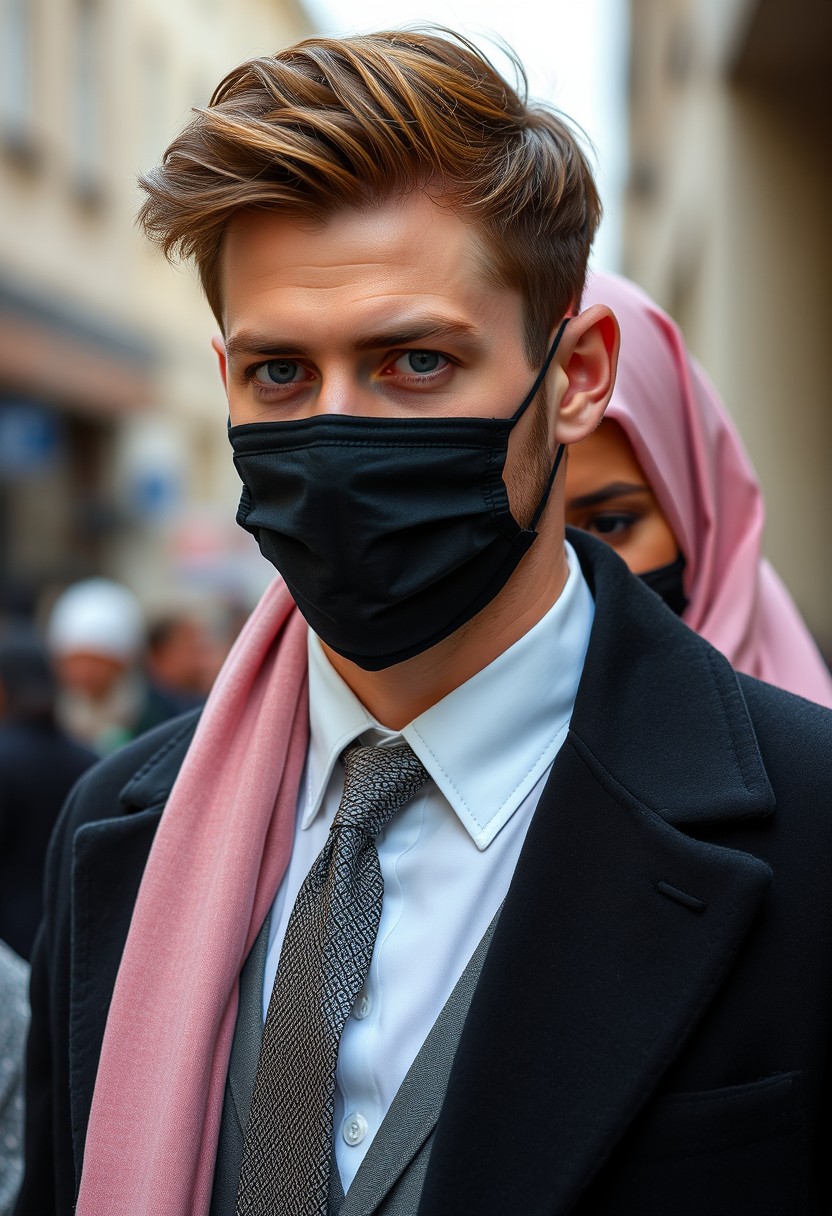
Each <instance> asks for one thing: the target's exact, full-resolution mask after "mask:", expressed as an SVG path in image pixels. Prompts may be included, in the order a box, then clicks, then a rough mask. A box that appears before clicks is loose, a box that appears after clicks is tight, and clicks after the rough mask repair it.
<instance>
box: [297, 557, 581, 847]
mask: <svg viewBox="0 0 832 1216" xmlns="http://www.w3.org/2000/svg"><path fill="white" fill-rule="evenodd" d="M566 556H567V561H568V564H569V576H568V578H567V580H566V584H565V586H564V588H563V591H562V592H561V594H560V596H559V597H558V599H557V600H556V601H555V603H554V604H553V606H552V607H551V608H550V609H549V611H548V612H547V613H546V615H545V616H543V617H542V618H541V619H540V620H539V621H538V622H537V624H536V625H534V626H533V627H532V628H531V629H530V630H529V631H528V632H527V633H525V634H524V635H523V637H521V638H519V639H518V641H516V642H515V643H514V645H513V646H510V647H509V648H508V650H505V651H504V652H503V653H502V654H501V655H499V656H498V657H497V658H496V659H495V660H494V661H493V662H492V663H489V665H488V666H487V667H484V668H483V669H482V671H478V672H477V674H476V675H474V676H472V677H471V679H470V680H467V681H466V682H465V683H464V684H461V685H460V686H459V688H455V689H454V690H453V692H451V693H449V694H448V695H447V696H446V697H443V698H442V700H441V701H438V702H437V703H436V705H432V706H431V708H430V709H428V710H426V711H425V712H424V713H423V714H420V715H419V716H418V717H417V718H414V720H413V721H412V722H410V723H409V724H408V725H407V726H405V727H404V728H403V729H402V730H401V732H398V733H397V732H395V731H391V730H388V729H387V728H385V727H383V726H381V725H380V724H379V723H378V722H376V721H375V719H374V718H373V717H372V715H371V714H370V713H368V711H367V710H366V709H365V708H364V706H363V705H362V704H361V702H360V701H359V700H358V698H357V697H356V696H355V694H354V693H353V692H352V691H351V689H350V688H348V687H347V685H346V684H345V683H344V681H343V680H342V679H341V677H340V676H339V675H338V673H337V672H336V671H335V668H334V667H333V666H332V665H331V663H330V662H329V660H328V659H327V657H326V655H325V653H324V650H323V647H322V646H321V643H320V641H319V639H318V638H317V637H316V636H315V634H314V633H313V632H312V630H310V631H309V720H310V734H309V752H308V759H307V765H306V777H305V782H306V807H305V810H304V814H303V818H302V826H303V827H304V828H306V827H308V826H309V824H310V823H312V821H313V820H314V818H315V816H316V815H317V814H318V811H319V810H320V808H321V804H322V802H323V798H324V793H325V791H326V787H327V785H328V783H329V779H330V776H331V774H332V770H333V768H334V766H335V763H336V761H337V760H338V757H339V756H340V755H341V753H342V752H343V750H344V748H345V747H346V746H347V744H348V743H351V742H352V741H353V740H354V739H356V738H358V737H359V736H360V735H361V736H365V739H364V741H365V742H367V743H373V744H375V745H377V746H378V745H381V746H384V745H385V744H386V745H388V746H389V745H390V744H395V743H396V742H397V741H400V740H401V739H402V738H404V739H405V740H406V741H407V742H408V743H409V744H410V746H411V747H412V748H413V750H414V752H415V753H416V755H417V756H418V757H419V759H420V760H421V761H422V763H423V764H424V766H425V768H426V769H427V771H428V773H429V774H430V776H431V778H432V780H433V781H434V782H435V784H436V785H437V786H438V787H439V789H440V790H441V791H442V793H443V794H444V796H445V798H446V799H447V800H448V802H449V803H450V805H451V807H452V808H453V810H454V811H455V813H456V815H457V816H458V818H459V820H460V822H461V823H462V824H463V826H464V827H465V829H466V831H467V832H468V833H469V835H470V836H471V838H472V840H473V841H474V843H475V844H476V845H477V847H478V848H480V849H485V848H487V847H488V845H489V844H490V843H491V841H492V840H493V839H494V837H495V836H496V835H497V833H498V832H499V831H500V829H501V828H502V827H503V826H504V825H505V824H506V823H507V822H508V820H509V819H510V818H511V816H512V815H513V814H514V812H515V811H516V810H517V808H518V807H519V806H520V804H521V803H522V802H523V800H524V799H525V798H526V797H527V795H528V794H529V793H530V792H531V790H532V789H533V788H534V786H535V785H536V784H537V782H538V781H539V780H540V778H541V777H542V776H543V774H544V773H545V772H546V770H547V769H548V767H549V765H550V764H551V763H552V760H553V759H554V757H555V755H556V754H557V751H558V749H559V747H560V745H561V743H562V742H563V735H564V732H565V729H566V727H567V726H568V724H569V719H570V718H571V716H572V710H573V708H574V705H575V697H576V695H577V691H578V684H579V682H580V678H581V672H582V671H583V665H584V657H585V655H586V650H587V646H588V644H589V634H590V630H591V628H592V621H593V617H594V612H595V605H594V603H593V600H592V595H591V594H590V591H589V588H588V586H587V584H586V580H585V579H584V577H583V574H582V573H581V567H580V563H579V562H578V558H577V556H576V554H575V551H574V549H573V548H572V547H571V545H570V544H569V543H568V542H567V544H566ZM368 731H371V732H372V735H371V736H370V737H367V734H366V732H368Z"/></svg>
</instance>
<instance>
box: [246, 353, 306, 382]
mask: <svg viewBox="0 0 832 1216" xmlns="http://www.w3.org/2000/svg"><path fill="white" fill-rule="evenodd" d="M299 371H300V364H299V363H296V362H295V361H294V359H270V360H269V362H268V363H261V364H260V366H259V367H257V368H255V371H254V379H255V380H256V381H257V382H258V384H291V383H292V382H293V381H294V380H296V379H297V378H298V372H299Z"/></svg>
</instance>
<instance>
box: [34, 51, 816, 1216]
mask: <svg viewBox="0 0 832 1216" xmlns="http://www.w3.org/2000/svg"><path fill="white" fill-rule="evenodd" d="M143 185H144V189H145V190H146V192H147V197H146V203H145V206H144V210H143V212H142V219H143V223H144V225H145V228H146V230H147V231H148V233H149V234H150V235H151V236H154V237H155V238H156V239H157V240H158V241H159V242H160V243H161V244H162V246H163V247H164V248H165V249H166V251H167V252H168V253H169V254H170V253H172V252H179V253H184V254H187V255H190V256H193V257H194V258H195V260H196V263H197V266H198V268H199V271H200V274H201V278H202V282H203V285H204V287H205V290H206V293H207V295H208V298H209V301H210V303H211V305H212V307H213V309H214V313H215V316H216V317H217V320H218V322H219V324H220V327H221V330H222V338H221V339H220V340H218V341H217V342H216V349H217V354H218V357H219V362H220V370H221V374H222V376H223V379H224V382H225V384H226V390H227V396H228V410H229V413H230V421H231V427H230V440H231V446H232V451H233V456H234V460H235V463H236V466H237V469H238V472H239V474H240V476H241V479H242V481H243V492H242V497H241V501H240V506H239V515H238V518H239V521H240V523H241V524H242V525H243V526H244V527H245V528H246V529H247V530H249V531H251V532H252V533H253V534H254V535H255V536H256V538H257V540H258V543H259V545H260V548H261V550H262V552H263V555H264V557H266V559H267V560H268V561H269V562H270V563H271V564H272V565H274V566H275V567H276V568H277V570H278V571H279V573H280V575H281V576H282V577H281V578H279V579H277V580H275V581H274V582H273V583H272V584H271V585H270V587H269V588H268V589H267V591H266V592H265V595H264V597H263V598H262V600H261V602H260V604H259V605H258V607H257V608H256V609H255V611H254V613H253V615H252V617H251V619H250V620H249V622H248V624H247V625H246V626H245V628H244V629H243V631H242V633H241V635H240V637H239V639H238V641H237V643H236V644H235V646H234V647H233V649H232V651H231V654H230V655H229V659H228V661H227V662H226V664H225V666H224V668H223V671H222V672H221V673H220V676H219V678H218V679H217V681H216V683H215V685H214V688H213V690H212V693H211V695H210V697H209V698H208V702H207V704H206V707H205V709H204V711H203V712H202V716H201V718H200V719H199V724H198V725H197V716H196V714H193V715H191V716H190V717H186V718H185V719H184V720H183V719H180V720H179V721H178V722H176V723H174V724H165V725H163V726H162V727H160V728H158V729H157V730H156V731H155V732H152V733H151V734H150V735H148V736H145V737H144V738H143V739H141V740H139V741H136V742H135V743H133V744H130V745H129V746H128V747H127V748H125V749H123V750H122V751H120V752H119V753H117V754H116V755H115V756H112V757H108V758H107V759H106V760H105V761H104V762H103V763H102V764H100V765H97V766H96V768H95V769H94V770H93V771H92V773H91V774H89V775H88V776H87V777H85V778H84V779H82V782H81V783H80V785H79V786H78V787H76V790H75V793H74V794H73V796H72V797H71V799H70V801H69V803H68V804H67V807H66V810H65V812H64V814H63V815H62V818H61V821H60V824H59V827H58V829H57V831H56V835H55V837H54V844H53V847H52V849H51V850H50V856H49V862H48V866H49V876H48V883H47V892H48V894H47V915H46V918H45V930H44V932H43V933H42V934H41V935H39V940H38V946H37V948H36V955H35V961H34V964H33V970H34V977H33V985H32V991H33V993H37V999H35V1000H33V1013H32V1032H31V1036H30V1045H29V1053H28V1059H29V1061H30V1064H31V1067H30V1070H29V1081H28V1097H29V1108H30V1110H31V1111H32V1112H37V1114H35V1113H33V1114H32V1115H30V1116H29V1118H28V1123H27V1168H26V1175H25V1180H24V1184H23V1189H22V1192H21V1199H20V1202H19V1206H18V1213H19V1216H48V1214H49V1213H53V1212H54V1213H61V1214H63V1213H65V1212H68V1211H71V1210H73V1205H74V1204H76V1202H77V1207H76V1208H75V1210H76V1212H77V1216H91V1214H96V1216H97V1214H99V1213H107V1214H108V1216H109V1213H115V1212H119V1213H121V1212H123V1213H131V1214H132V1213H141V1214H142V1216H186V1214H187V1216H208V1214H209V1213H210V1214H211V1216H232V1214H234V1216H253V1214H255V1213H256V1214H257V1216H262V1214H263V1213H267V1212H268V1213H280V1214H281V1216H288V1214H289V1213H295V1214H298V1213H301V1214H303V1216H325V1214H327V1213H337V1214H338V1216H349V1214H350V1213H358V1212H362V1213H366V1214H367V1216H370V1214H376V1216H414V1214H415V1213H417V1212H418V1213H419V1214H420V1216H452V1214H453V1216H459V1214H460V1213H476V1216H506V1214H507V1213H522V1214H523V1216H536V1214H540V1216H542V1214H543V1213H550V1214H551V1213H563V1214H565V1213H567V1212H572V1211H574V1212H575V1213H578V1212H584V1213H593V1214H594V1216H600V1214H601V1213H614V1212H615V1213H622V1212H628V1213H639V1216H659V1214H661V1216H666V1214H667V1213H668V1212H674V1213H686V1214H690V1213H697V1214H701V1213H706V1212H707V1213H717V1212H718V1213H728V1212H730V1213H732V1216H764V1214H765V1213H773V1212H776V1211H789V1212H793V1213H798V1212H799V1213H807V1214H808V1213H810V1212H817V1211H824V1210H827V1209H828V1207H829V1203H830V1169H829V1164H828V1162H827V1160H826V1157H825V1155H824V1154H823V1153H817V1155H816V1152H815V1150H816V1148H817V1147H818V1146H822V1145H823V1144H824V1143H825V1122H824V1121H825V1119H826V1118H827V1116H828V1113H829V1087H828V1078H827V1070H828V1060H829V1035H830V1026H832V983H831V982H830V979H831V978H832V936H830V934H829V932H828V925H829V923H830V920H831V919H832V883H830V871H832V817H830V815H829V803H830V797H831V796H832V776H831V775H830V766H829V762H828V758H829V755H830V752H832V714H830V712H829V711H828V710H826V709H823V708H822V707H820V706H818V705H813V704H811V703H810V702H807V701H803V700H801V699H800V698H796V697H792V696H790V695H789V694H788V693H785V692H783V691H781V690H780V689H777V688H773V687H772V686H771V685H768V684H764V683H761V682H760V681H757V680H755V679H753V678H752V677H749V676H746V675H741V674H737V673H736V672H734V670H733V669H732V668H731V666H730V665H729V663H728V661H727V660H726V659H725V658H724V657H723V656H722V655H721V654H720V653H719V652H718V651H716V650H714V649H713V648H712V647H711V646H709V644H708V643H707V642H706V641H705V640H704V639H703V638H701V637H699V636H698V635H697V634H696V633H695V632H694V631H692V630H690V629H688V628H687V626H686V625H684V624H683V623H682V622H681V621H679V620H678V619H677V618H676V617H675V616H674V615H673V613H671V612H668V611H667V609H666V608H665V606H664V605H663V604H662V603H660V602H659V600H658V599H657V598H656V596H655V595H654V594H653V593H652V592H650V591H649V590H648V589H647V588H646V587H645V586H644V585H643V584H642V583H641V582H640V581H639V579H638V578H636V577H635V576H634V575H633V574H632V573H631V572H630V571H629V570H628V569H627V567H626V565H625V564H624V562H622V561H621V560H620V559H619V558H618V557H617V556H616V554H615V553H614V552H613V551H612V550H611V549H610V548H609V547H608V546H607V545H604V544H602V543H600V542H599V541H598V540H597V539H596V538H594V537H591V536H588V535H586V534H584V533H580V532H570V536H569V539H568V541H567V539H566V537H565V530H564V485H563V481H564V478H563V476H562V470H561V472H560V475H559V462H560V460H561V457H562V455H563V450H564V447H565V445H569V444H574V443H577V442H579V441H580V440H581V439H583V438H585V437H586V436H587V435H589V434H590V433H591V432H592V431H593V430H594V429H595V428H596V426H597V424H598V422H599V421H600V418H601V416H602V414H603V411H604V408H605V406H606V404H607V402H608V400H609V398H610V395H611V392H612V388H613V383H614V375H615V366H616V358H617V351H618V329H617V325H616V322H615V318H614V315H613V313H612V311H611V309H610V308H609V307H608V306H606V305H604V304H594V305H592V306H591V307H589V308H586V309H582V308H581V297H582V293H583V286H584V277H585V271H586V261H587V257H588V253H589V247H590V244H591V241H592V237H593V235H594V232H595V229H596V226H597V222H598V219H599V204H598V199H597V195H596V191H595V187H594V183H593V181H592V176H591V173H590V170H589V166H588V164H587V161H586V158H585V156H584V154H583V152H582V150H581V148H580V146H579V144H578V143H577V141H576V139H575V137H574V135H573V134H572V132H571V130H570V128H569V127H568V125H567V124H566V123H565V122H564V120H563V119H562V118H561V117H560V116H558V115H557V114H555V113H553V112H551V111H550V110H548V109H546V108H544V107H540V106H537V105H535V104H530V103H528V102H527V101H526V100H525V99H524V97H521V96H520V95H519V94H518V93H517V91H515V90H514V89H512V87H511V86H510V85H509V84H508V82H507V81H505V80H503V79H502V78H501V77H500V76H499V75H498V74H497V73H496V72H495V70H494V69H493V67H492V66H491V65H490V64H489V63H488V62H487V61H486V60H485V59H484V58H483V57H482V55H481V54H480V53H479V52H478V51H477V50H476V49H475V48H473V47H472V46H471V45H470V44H468V43H466V42H465V41H464V40H463V39H458V38H456V37H454V36H453V35H452V34H450V33H448V32H445V33H444V34H442V33H436V32H425V31H421V32H413V31H405V32H402V31H395V32H383V33H379V34H374V35H368V36H365V37H360V38H349V39H311V40H308V41H306V42H304V43H301V44H299V45H297V46H294V47H289V48H287V49H284V50H281V51H279V52H278V53H277V54H275V55H274V56H269V57H261V58H257V59H254V60H251V61H249V62H248V63H245V64H243V65H241V66H240V67H238V68H236V69H234V70H233V71H232V72H231V73H230V74H229V75H228V76H227V77H226V79H225V80H224V81H223V83H222V84H221V85H220V87H219V88H218V90H217V91H216V92H215V94H214V96H213V98H212V102H211V104H210V105H209V106H207V107H205V108H204V109H202V110H200V111H198V112H197V113H196V114H195V115H194V116H193V117H192V119H191V121H190V122H189V123H188V125H187V126H186V128H185V129H184V131H183V132H182V133H181V134H180V135H179V136H177V138H176V139H175V140H174V142H173V143H172V145H171V146H170V148H169V149H168V150H167V152H166V154H165V157H164V162H163V164H162V165H161V166H160V167H158V168H157V169H156V170H154V171H153V172H152V173H151V174H149V175H148V176H147V177H146V178H145V179H144V181H143ZM218 425H223V426H224V425H225V419H223V420H222V421H220V420H219V419H218ZM47 1112H48V1116H49V1117H46V1114H47ZM38 1116H39V1117H38Z"/></svg>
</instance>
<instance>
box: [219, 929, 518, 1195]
mask: <svg viewBox="0 0 832 1216" xmlns="http://www.w3.org/2000/svg"><path fill="white" fill-rule="evenodd" d="M498 916H499V911H498V913H497V916H495V917H494V920H493V921H492V922H491V924H490V925H489V926H488V928H487V929H486V931H485V934H484V936H483V938H482V941H481V942H480V944H479V946H477V949H476V950H475V951H474V954H473V956H472V958H471V961H470V962H469V963H468V966H467V967H466V968H465V970H464V971H463V973H462V975H461V976H460V978H459V980H458V982H457V985H456V987H455V988H454V990H453V992H452V993H451V995H450V996H449V997H448V1000H447V1002H446V1004H445V1006H444V1008H443V1009H442V1012H441V1013H440V1014H439V1017H438V1018H437V1019H436V1021H435V1023H434V1025H433V1028H432V1029H431V1031H430V1034H429V1035H428V1037H427V1038H426V1039H425V1041H424V1043H423V1045H422V1048H421V1050H420V1052H419V1054H418V1055H417V1056H416V1059H415V1060H414V1061H413V1064H412V1065H411V1067H410V1070H409V1072H408V1073H407V1076H406V1077H405V1079H404V1080H403V1081H402V1083H401V1086H400V1087H399V1091H398V1093H397V1094H396V1096H395V1098H394V1099H393V1103H392V1105H391V1107H390V1109H389V1110H388V1112H387V1114H386V1116H385V1118H384V1120H383V1122H382V1124H381V1127H380V1128H379V1130H378V1132H377V1133H376V1136H375V1138H374V1140H373V1142H372V1144H371V1145H370V1147H369V1149H368V1150H367V1155H366V1157H365V1158H364V1160H363V1161H362V1163H361V1166H360V1167H359V1170H358V1173H357V1174H356V1176H355V1179H354V1181H353V1184H352V1186H351V1187H350V1189H349V1192H348V1193H347V1195H346V1196H345V1195H344V1191H343V1188H342V1186H341V1179H340V1176H339V1174H338V1169H337V1167H336V1164H335V1156H334V1153H333V1160H332V1170H331V1173H330V1195H329V1212H330V1216H415V1213H416V1210H417V1208H418V1207H419V1197H420V1196H421V1193H422V1184H423V1182H424V1178H425V1171H426V1169H427V1164H428V1159H429V1157H430V1149H431V1140H432V1138H433V1130H434V1128H435V1126H436V1121H437V1119H438V1118H439V1112H440V1110H441V1108H442V1102H443V1100H444V1097H445V1090H446V1088H447V1084H448V1077H449V1075H450V1071H451V1065H452V1064H453V1060H454V1056H455V1054H456V1049H457V1044H458V1043H459V1038H460V1035H461V1034H462V1027H463V1025H464V1023H465V1018H466V1016H467V1013H468V1007H469V1005H470V1004H471V998H472V997H473V995H474V990H475V988H476V986H477V981H478V980H479V977H480V972H481V971H482V965H483V962H484V961H485V956H486V954H487V952H488V947H489V944H490V942H491V937H492V934H493V932H494V927H495V925H496V923H497V917H498ZM268 938H269V921H268V919H267V920H266V923H265V924H264V925H263V928H262V929H261V930H260V933H259V934H258V937H257V940H256V941H255V943H254V945H253V946H252V949H251V953H250V955H249V957H248V959H247V960H246V963H245V966H244V967H243V970H242V974H241V976H240V1007H239V1012H238V1014H237V1025H236V1028H235V1031H234V1041H233V1043H232V1047H231V1059H230V1061H229V1065H228V1078H227V1081H226V1086H225V1100H224V1103H223V1109H222V1120H221V1123H220V1135H219V1144H218V1147H217V1161H216V1167H215V1171H214V1190H213V1196H212V1199H211V1216H234V1206H235V1203H236V1199H237V1185H238V1183H239V1179H240V1163H241V1161H242V1156H243V1135H244V1129H245V1126H246V1123H247V1122H248V1113H249V1109H250V1107H251V1094H252V1090H253V1089H254V1080H255V1077H256V1075H257V1061H258V1058H259V1055H260V1041H261V1039H262V1035H263V1015H262V993H263V973H264V971H265V967H266V950H267V945H268Z"/></svg>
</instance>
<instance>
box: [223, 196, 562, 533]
mask: <svg viewBox="0 0 832 1216" xmlns="http://www.w3.org/2000/svg"><path fill="white" fill-rule="evenodd" d="M486 265H487V262H486V254H485V252H484V249H483V246H482V244H481V242H480V240H479V239H478V236H477V232H476V230H475V228H473V227H472V225H470V224H468V223H466V222H465V221H463V220H462V219H460V218H459V216H457V215H456V214H454V213H453V212H451V211H450V210H448V209H445V208H442V207H440V206H438V205H437V204H436V203H434V202H433V201H432V200H431V199H430V198H429V197H428V196H427V195H425V194H414V195H412V196H410V197H408V198H405V199H397V200H391V201H388V202H386V203H383V204H380V205H378V206H375V207H372V208H367V209H361V210H344V211H341V212H338V213H337V214H335V215H333V216H332V217H331V218H330V219H329V220H328V221H327V222H326V223H324V224H315V225H312V224H307V223H303V222H300V221H296V220H288V219H284V218H281V217H279V216H276V215H275V214H273V213H270V212H267V211H262V212H246V213H241V214H239V215H238V216H236V217H235V218H234V220H233V221H232V223H231V224H230V226H229V228H228V231H227V233H226V237H225V240H224V244H223V253H222V264H221V273H222V291H223V300H224V322H225V326H224V327H225V335H226V342H225V351H226V357H227V364H226V365H225V366H224V372H225V375H226V384H227V390H228V402H229V411H230V415H231V422H232V424H233V425H237V424H239V423H249V422H271V421H285V420H287V419H294V418H304V417H308V416H310V415H313V414H353V415H358V416H363V417H413V416H420V417H425V418H428V417H431V416H433V417H440V416H442V417H449V416H453V415H468V416H478V417H483V418H490V417H509V416H510V415H511V414H512V413H513V412H514V411H515V409H516V408H517V406H518V405H519V404H520V402H521V401H522V399H523V397H524V396H525V395H526V393H527V392H528V390H529V388H530V386H531V384H532V382H533V380H534V377H535V374H536V370H537V369H536V368H534V367H532V366H531V365H530V363H529V361H528V357H527V354H526V351H525V347H524V342H523V305H522V300H521V297H520V296H519V294H517V293H516V292H512V291H509V290H507V289H505V288H502V287H498V286H495V285H494V284H493V283H491V282H489V281H488V278H487V275H486V273H485V267H486ZM558 374H560V375H562V373H559V372H558V371H557V370H555V371H553V373H552V376H556V375H558ZM550 379H551V377H550ZM536 405H537V408H535V406H533V407H532V408H531V409H529V410H528V411H527V413H526V415H525V416H524V417H523V419H522V420H521V422H520V424H519V425H518V427H516V428H515V432H514V433H513V435H512V441H511V446H510V449H509V464H508V466H507V474H506V481H507V484H508V487H509V495H510V498H511V499H512V505H513V507H514V508H515V511H516V513H518V518H521V517H522V515H523V514H525V511H526V507H527V505H528V503H529V501H532V502H533V495H534V494H535V493H536V491H537V487H538V486H539V485H540V480H541V473H542V476H543V478H544V483H545V473H546V470H547V469H548V467H549V464H550V452H549V451H548V445H547V443H546V437H547V434H548V433H549V429H550V428H549V427H548V426H547V424H546V419H545V418H543V417H541V409H542V408H545V394H541V400H540V401H539V402H538V403H536ZM541 449H542V450H541ZM530 465H531V466H532V467H531V468H530V467H529V466H530ZM535 466H537V467H535Z"/></svg>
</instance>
